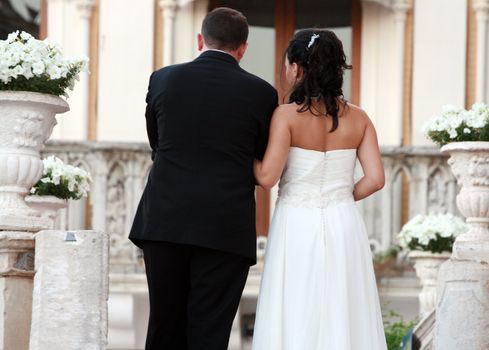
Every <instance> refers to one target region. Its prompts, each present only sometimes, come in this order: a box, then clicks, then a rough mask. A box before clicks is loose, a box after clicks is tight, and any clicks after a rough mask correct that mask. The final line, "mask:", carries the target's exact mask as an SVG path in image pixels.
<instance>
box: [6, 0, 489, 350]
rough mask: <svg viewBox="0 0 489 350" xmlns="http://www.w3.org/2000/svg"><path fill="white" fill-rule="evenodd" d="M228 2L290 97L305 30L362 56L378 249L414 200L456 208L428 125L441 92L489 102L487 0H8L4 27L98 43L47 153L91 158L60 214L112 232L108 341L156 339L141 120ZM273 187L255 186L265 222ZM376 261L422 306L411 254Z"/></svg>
mask: <svg viewBox="0 0 489 350" xmlns="http://www.w3.org/2000/svg"><path fill="white" fill-rule="evenodd" d="M218 6H227V7H233V8H236V9H238V10H240V11H242V12H243V13H244V14H245V15H246V16H247V17H248V20H249V23H250V36H249V40H248V41H249V49H248V52H247V54H246V56H245V58H244V59H243V61H242V64H241V65H242V67H243V68H244V69H246V70H249V71H250V72H252V73H255V74H256V75H258V76H260V77H262V78H263V79H265V80H267V81H269V82H270V83H271V84H273V85H275V86H276V88H277V89H278V90H279V92H280V95H281V97H283V95H284V91H283V87H282V84H281V72H282V67H283V53H284V49H285V48H286V46H287V44H288V41H289V40H290V38H291V37H292V35H293V34H294V32H295V31H297V30H299V29H302V28H309V27H317V28H328V29H331V30H334V31H335V32H336V33H337V35H338V36H339V38H340V39H341V40H342V41H343V45H344V48H345V51H346V53H347V56H348V61H349V62H350V63H351V64H352V65H353V69H352V70H351V71H350V72H348V73H347V75H346V77H345V86H344V93H345V97H346V98H347V99H348V100H349V101H351V102H352V103H354V104H358V105H360V106H361V107H362V108H363V109H365V110H366V111H367V113H368V114H369V116H370V117H371V118H372V120H373V122H374V124H375V126H376V128H377V131H378V135H379V141H380V144H381V146H382V151H383V157H384V165H385V168H386V180H387V181H386V186H385V188H384V189H383V190H382V191H381V192H379V193H377V194H376V195H375V196H373V197H371V198H368V199H367V200H365V201H363V202H361V203H359V207H360V208H361V210H362V212H363V215H364V218H365V221H366V226H367V229H368V232H369V237H370V242H371V246H372V250H373V252H374V253H376V252H382V251H385V250H387V249H389V248H390V247H391V246H392V245H393V244H395V243H396V240H395V234H396V233H397V232H399V229H400V227H401V226H402V224H403V223H405V222H406V221H407V220H408V219H409V218H411V217H413V216H414V215H415V214H418V213H419V214H426V213H428V212H430V213H436V212H443V213H444V212H452V213H457V209H456V206H455V194H456V192H457V187H456V183H455V179H454V178H453V176H452V174H451V172H450V171H449V169H448V166H447V165H446V159H447V157H446V156H442V155H441V154H440V153H439V151H438V149H437V148H434V147H432V145H431V144H430V142H429V141H428V140H426V139H425V138H424V136H423V134H422V132H421V127H422V125H423V124H424V122H426V121H427V120H428V119H429V118H431V117H432V116H433V115H434V114H436V113H438V112H439V111H440V107H441V106H442V105H445V104H454V105H458V106H462V107H470V106H471V105H472V104H473V103H474V102H489V83H488V81H489V69H488V67H487V66H488V64H489V57H488V46H489V35H488V21H489V0H422V1H421V0H418V1H417V0H138V1H131V0H0V38H2V39H3V38H5V37H6V36H7V34H8V33H9V32H12V31H14V30H17V29H20V30H25V31H28V32H30V33H31V34H33V35H36V36H38V37H41V38H45V37H49V39H50V40H52V41H56V42H58V43H60V44H61V45H62V46H63V48H64V50H65V52H66V53H68V54H79V53H85V54H86V55H87V56H89V57H90V75H84V76H83V77H82V81H81V82H80V84H78V85H77V86H76V88H75V91H73V92H72V93H71V94H70V97H69V100H68V101H69V103H70V106H71V111H70V112H69V113H67V114H64V115H61V116H59V117H58V125H57V126H56V127H55V129H54V132H53V139H54V141H53V142H51V143H50V145H49V146H48V147H47V149H45V154H46V155H47V154H55V155H57V156H58V157H60V158H61V159H63V160H64V161H66V162H69V163H71V164H73V165H78V166H81V167H83V168H84V169H86V170H88V171H90V172H91V174H92V177H93V180H94V181H93V186H92V191H91V194H90V196H89V198H88V199H87V200H85V201H78V202H76V203H75V202H74V203H71V204H70V205H69V208H68V209H67V210H65V211H63V213H62V215H61V217H60V218H59V222H58V227H59V228H62V229H67V228H69V229H93V230H100V231H103V232H108V233H109V234H110V237H111V238H110V240H111V253H110V259H111V262H110V266H111V273H110V297H109V349H142V348H143V344H144V339H145V332H146V322H147V312H148V305H147V302H148V301H147V290H146V280H145V276H144V266H143V264H142V259H141V255H140V252H139V251H138V250H137V248H136V247H134V246H133V245H132V244H131V243H130V242H129V240H127V235H128V231H129V228H130V225H131V223H132V218H133V215H134V212H135V209H136V205H137V203H138V201H139V198H140V195H141V193H142V189H143V188H144V184H145V181H146V177H147V174H148V171H149V169H150V167H151V160H150V157H149V155H150V154H149V147H148V145H147V139H146V130H145V121H144V109H145V102H144V100H145V94H146V89H147V84H148V79H149V75H150V74H151V72H152V71H154V70H156V69H158V68H160V67H162V66H165V65H169V64H174V63H180V62H185V61H189V60H192V59H194V58H195V57H196V56H197V55H198V54H199V53H198V51H197V43H196V35H197V33H198V32H199V30H200V24H201V22H202V19H203V18H204V16H205V15H206V13H207V12H208V11H209V10H211V9H212V8H215V7H218ZM189 98H192V97H191V96H189ZM182 102H183V101H182ZM275 193H276V191H272V193H271V194H269V193H266V192H264V191H258V192H257V202H258V207H257V211H258V213H257V214H258V215H257V227H258V231H259V234H260V235H262V236H266V234H267V230H268V223H269V220H270V215H271V212H273V203H274V201H275V196H276V194H275ZM265 242H266V239H260V243H261V244H263V245H259V247H258V249H259V251H260V254H261V253H262V250H263V246H264V244H265ZM260 264H261V262H260V263H259V264H258V265H257V266H255V267H254V268H253V269H252V271H251V273H250V278H249V283H248V285H247V287H246V289H245V292H244V295H243V302H242V305H241V308H240V313H239V318H238V319H237V321H236V328H235V330H234V331H233V332H234V333H233V334H234V337H233V340H232V344H231V346H232V347H235V348H239V347H240V346H243V347H244V348H246V347H247V346H248V344H249V338H250V337H249V336H251V334H252V328H253V318H254V308H255V304H256V296H257V293H258V288H259V280H260V267H261V265H260ZM377 273H378V285H379V291H380V294H381V298H382V301H383V303H384V305H385V309H386V310H388V309H395V310H397V311H398V312H400V313H401V314H402V315H404V317H405V318H406V319H412V318H414V317H416V316H417V314H418V301H417V295H418V293H419V284H418V282H417V280H416V278H415V275H414V270H413V269H412V265H411V264H410V263H409V262H407V261H406V260H405V259H404V256H403V255H402V254H401V255H400V256H399V257H398V258H397V261H395V263H394V264H392V265H391V266H387V267H385V266H379V267H378V268H377Z"/></svg>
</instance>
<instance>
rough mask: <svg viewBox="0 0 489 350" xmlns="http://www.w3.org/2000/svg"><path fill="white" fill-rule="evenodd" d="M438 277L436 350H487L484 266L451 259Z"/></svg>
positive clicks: (488, 284) (487, 271)
mask: <svg viewBox="0 0 489 350" xmlns="http://www.w3.org/2000/svg"><path fill="white" fill-rule="evenodd" d="M438 276H439V277H438V291H437V294H438V302H439V304H438V306H437V309H436V317H437V322H436V350H487V349H489V317H488V316H487V315H489V298H488V296H489V292H488V291H489V268H488V264H487V263H482V262H476V261H468V260H465V261H463V260H454V259H452V260H449V261H447V262H445V263H444V264H443V265H442V266H441V268H440V271H439V275H438Z"/></svg>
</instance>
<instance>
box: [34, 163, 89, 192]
mask: <svg viewBox="0 0 489 350" xmlns="http://www.w3.org/2000/svg"><path fill="white" fill-rule="evenodd" d="M43 165H44V169H43V178H42V179H41V180H40V182H41V183H44V184H53V185H54V186H56V187H59V186H61V188H62V189H63V190H64V191H65V192H66V191H67V192H68V193H69V196H70V198H76V199H79V198H81V197H86V196H87V194H88V191H89V190H90V182H91V177H90V174H89V173H88V172H86V171H85V170H83V169H80V168H77V167H74V166H72V165H69V164H65V163H63V161H62V160H61V159H59V158H57V157H55V156H49V157H47V158H45V159H43ZM36 186H37V185H36ZM36 186H35V187H34V188H33V190H34V192H32V190H31V192H32V193H37V190H36V188H37V187H36Z"/></svg>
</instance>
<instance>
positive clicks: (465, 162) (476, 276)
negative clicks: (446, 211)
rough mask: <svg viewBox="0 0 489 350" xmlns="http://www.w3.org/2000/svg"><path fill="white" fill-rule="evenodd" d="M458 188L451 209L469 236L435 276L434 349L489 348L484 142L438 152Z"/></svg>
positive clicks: (488, 161)
mask: <svg viewBox="0 0 489 350" xmlns="http://www.w3.org/2000/svg"><path fill="white" fill-rule="evenodd" d="M442 152H447V153H449V154H450V156H451V157H450V159H449V160H448V164H450V166H451V167H452V172H453V173H454V175H455V177H456V178H457V181H458V184H459V185H460V186H461V190H460V193H459V194H458V195H457V206H458V208H459V209H460V212H461V213H462V214H463V215H464V216H465V217H466V218H467V223H468V224H469V231H468V232H467V233H464V234H462V235H460V236H458V237H457V239H456V240H455V243H454V245H453V253H452V256H451V258H450V260H449V261H447V262H445V263H444V264H443V265H442V266H441V268H440V271H439V273H438V285H437V308H436V335H435V348H436V349H437V350H487V349H489V142H454V143H450V144H448V145H446V146H443V147H442Z"/></svg>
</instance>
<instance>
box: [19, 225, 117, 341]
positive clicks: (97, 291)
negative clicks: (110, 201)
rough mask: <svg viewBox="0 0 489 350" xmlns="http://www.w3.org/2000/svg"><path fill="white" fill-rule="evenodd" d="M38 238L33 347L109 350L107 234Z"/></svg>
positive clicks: (61, 233)
mask: <svg viewBox="0 0 489 350" xmlns="http://www.w3.org/2000/svg"><path fill="white" fill-rule="evenodd" d="M35 237H36V276H35V278H34V293H33V300H32V326H31V340H30V348H29V349H30V350H48V349H49V350H51V349H63V350H81V349H83V350H103V349H105V348H106V346H107V298H108V286H109V284H108V283H109V280H108V269H109V260H108V256H109V255H108V252H109V236H108V235H107V234H105V233H100V232H95V231H68V232H67V231H41V232H39V233H38V234H36V236H35Z"/></svg>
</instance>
